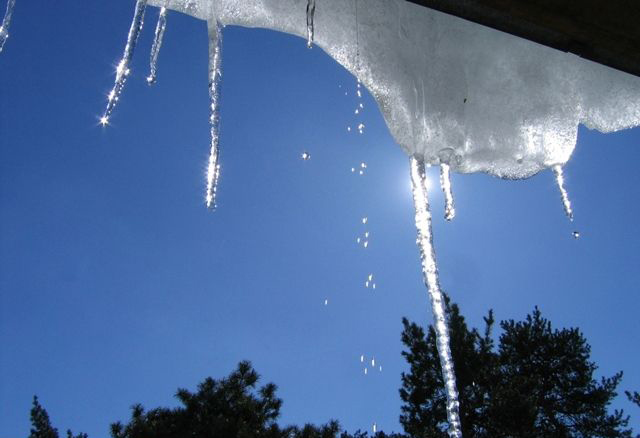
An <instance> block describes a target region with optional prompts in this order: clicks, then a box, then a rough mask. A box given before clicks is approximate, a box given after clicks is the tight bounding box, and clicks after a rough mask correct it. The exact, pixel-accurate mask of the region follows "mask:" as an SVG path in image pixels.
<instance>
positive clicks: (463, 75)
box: [0, 0, 640, 438]
mask: <svg viewBox="0 0 640 438" xmlns="http://www.w3.org/2000/svg"><path fill="white" fill-rule="evenodd" d="M147 3H149V4H150V5H153V6H157V7H161V8H163V9H162V12H161V14H160V19H159V21H158V26H157V28H156V38H155V41H154V48H153V49H152V55H151V74H150V78H152V79H153V78H155V71H156V70H155V62H156V61H157V54H158V50H159V48H160V45H161V42H162V34H163V31H164V25H165V20H166V17H165V15H164V13H166V9H165V8H168V9H173V10H176V11H179V12H183V13H186V14H189V15H192V16H194V17H196V18H198V19H202V20H206V21H207V23H208V29H209V94H210V125H211V128H210V129H211V144H210V156H209V157H210V158H209V166H208V172H207V194H206V202H207V205H208V206H209V207H214V206H215V195H216V186H217V181H218V178H219V172H220V164H219V162H218V156H219V152H218V103H219V95H218V92H219V91H218V88H219V87H218V84H219V80H220V75H221V69H220V65H221V52H220V39H221V26H225V25H239V26H245V27H261V28H267V29H273V30H277V31H282V32H286V33H289V34H293V35H297V36H300V37H302V38H304V39H306V41H307V44H308V46H309V47H311V45H312V44H315V45H317V46H318V47H320V48H321V49H323V50H324V51H325V52H326V53H327V54H329V55H330V56H331V57H332V58H333V59H335V60H336V61H337V62H338V63H340V64H341V65H342V66H344V67H345V68H346V69H347V70H348V71H350V72H351V73H353V74H354V75H355V76H356V77H357V78H358V90H357V94H358V97H360V96H361V92H360V83H362V84H364V85H365V86H366V87H367V88H368V89H369V91H370V92H371V94H372V95H373V97H374V98H375V100H376V101H377V103H378V106H379V108H380V111H381V112H382V114H383V116H384V118H385V121H386V123H387V126H388V128H389V130H390V132H391V133H392V135H393V136H394V138H395V140H396V141H397V143H398V144H399V145H400V146H401V147H402V148H403V149H404V150H405V152H406V153H407V154H408V155H409V156H410V157H411V158H410V163H411V181H412V185H413V196H414V204H415V210H416V227H417V229H418V246H419V248H420V252H421V260H422V269H423V274H424V279H425V283H426V284H427V286H428V289H429V295H430V300H431V304H432V310H433V314H434V319H435V326H436V332H437V334H438V352H439V355H440V361H441V364H442V370H443V380H444V382H445V390H446V394H447V405H446V408H447V416H448V420H449V424H450V435H451V436H452V437H455V438H459V437H461V431H460V421H459V415H458V399H457V391H456V383H455V375H454V369H453V362H452V359H451V352H450V349H449V338H448V336H449V335H448V330H447V324H446V318H445V313H444V305H443V301H442V300H443V298H442V293H441V291H440V287H439V284H438V270H437V265H436V260H435V252H434V248H433V242H432V235H431V234H432V233H431V213H430V212H429V203H428V198H427V186H426V181H425V178H424V167H425V166H426V165H440V166H441V183H442V188H443V191H444V194H445V202H446V206H445V217H446V218H447V219H452V218H453V216H454V214H455V210H454V206H453V196H452V193H451V184H450V172H460V173H470V172H486V173H489V174H491V175H495V176H499V177H502V178H507V179H520V178H527V177H529V176H531V175H533V174H535V173H537V172H539V171H541V170H543V169H548V168H552V169H553V171H554V173H555V176H556V181H557V184H558V186H559V189H560V193H561V197H562V201H563V204H564V207H565V212H566V214H567V216H569V217H570V218H571V217H572V210H571V204H570V202H569V197H568V194H567V192H566V190H565V188H564V178H563V174H562V166H563V165H564V164H565V163H566V162H567V161H568V159H569V158H570V156H571V153H572V152H573V149H574V147H575V143H576V138H577V129H578V125H579V124H580V123H582V124H584V125H585V126H587V127H589V128H595V129H598V130H600V131H602V132H610V131H615V130H619V129H623V128H629V127H633V126H637V125H639V124H640V78H637V77H634V76H631V75H628V74H626V73H622V72H618V71H615V70H611V69H609V68H607V67H604V66H600V65H598V64H595V63H592V62H590V61H586V60H583V59H580V58H579V57H576V56H574V55H571V54H566V53H562V52H559V51H556V50H553V49H550V48H547V47H544V46H541V45H538V44H535V43H532V42H529V41H526V40H522V39H519V38H515V37H512V36H510V35H507V34H504V33H502V32H499V31H495V30H492V29H489V28H486V27H483V26H479V25H476V24H473V23H470V22H467V21H465V20H462V19H459V18H456V17H452V16H449V15H446V14H443V13H440V12H437V11H433V10H430V9H427V8H424V7H421V6H417V5H415V4H412V3H409V2H407V1H405V0H367V1H366V8H362V7H360V8H359V7H358V3H359V0H322V1H318V4H319V5H320V7H318V9H317V10H316V0H307V2H306V8H305V4H304V3H303V2H302V1H301V0H148V1H147V0H137V2H136V9H135V13H134V19H133V22H132V24H131V29H130V31H129V37H128V40H127V45H126V48H125V52H124V56H123V58H122V61H121V62H120V63H119V64H118V68H117V72H116V73H117V74H116V81H115V85H114V88H113V90H112V91H111V93H110V94H109V98H108V105H107V110H106V111H105V114H104V116H103V117H102V119H101V122H102V123H103V124H107V123H108V122H109V117H110V116H111V112H112V111H113V108H114V107H115V104H116V102H117V101H118V99H119V96H120V93H121V92H122V88H123V86H124V83H125V81H126V79H127V76H128V74H129V61H130V59H131V56H132V55H133V50H134V48H135V43H136V41H137V38H138V34H139V32H140V29H141V27H142V20H143V16H144V9H145V7H146V4H147ZM12 4H13V1H12V0H9V7H8V11H10V7H11V6H12ZM8 16H9V17H10V13H8ZM5 20H6V18H5ZM3 26H4V22H3ZM2 31H3V32H5V33H6V30H5V29H4V27H3V29H2ZM5 33H2V34H1V35H0V36H1V37H2V38H3V40H0V44H1V43H2V42H3V41H4V39H6V35H5ZM0 47H1V46H0ZM149 82H153V81H152V80H151V81H149ZM361 108H362V106H359V107H358V108H357V109H356V110H355V112H356V114H358V113H359V112H360V109H361ZM363 129H364V125H363V124H360V125H358V131H359V132H360V133H362V130H363ZM347 130H348V131H350V130H351V129H350V127H348V128H347ZM365 169H366V164H365V163H362V164H361V166H360V168H359V169H358V170H359V172H358V173H359V174H360V175H363V174H364V170H365ZM355 170H356V168H355V167H352V168H351V172H352V173H355ZM573 235H574V237H575V238H578V237H579V233H578V232H577V231H575V232H574V233H573ZM365 246H366V244H365ZM371 277H372V276H369V278H368V280H367V282H366V286H367V287H368V286H369V283H370V282H372V278H371ZM372 287H373V288H375V284H373V285H372ZM363 359H364V358H363V357H361V361H363ZM364 372H365V374H366V373H367V369H366V368H365V369H364Z"/></svg>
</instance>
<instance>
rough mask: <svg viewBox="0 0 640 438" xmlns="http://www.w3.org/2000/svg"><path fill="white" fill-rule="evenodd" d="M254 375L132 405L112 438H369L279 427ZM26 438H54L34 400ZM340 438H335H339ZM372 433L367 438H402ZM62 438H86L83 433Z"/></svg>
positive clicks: (244, 365)
mask: <svg viewBox="0 0 640 438" xmlns="http://www.w3.org/2000/svg"><path fill="white" fill-rule="evenodd" d="M258 379H259V376H258V373H256V371H255V370H254V369H253V368H252V366H251V364H250V363H249V362H246V361H245V362H240V363H239V364H238V367H237V369H236V370H235V371H233V372H232V373H231V374H230V375H229V376H228V377H225V378H223V379H220V380H215V379H212V378H210V377H209V378H207V379H205V380H204V381H203V382H202V383H200V385H198V390H197V391H196V392H195V393H192V392H190V391H188V390H186V389H179V390H178V392H177V394H176V397H177V398H178V400H179V401H180V403H181V404H182V406H179V407H177V408H156V409H152V410H150V411H146V412H145V409H144V408H143V407H142V406H141V405H139V404H136V405H134V406H132V408H131V419H130V420H129V422H128V423H127V424H125V425H123V424H122V423H119V422H117V423H113V424H112V425H111V436H112V437H113V438H193V437H198V438H337V437H338V436H339V437H340V438H369V434H368V433H367V432H360V431H357V432H356V433H355V434H354V435H350V434H349V433H347V432H342V433H341V434H340V425H339V424H338V422H337V421H330V422H328V423H327V424H324V425H322V426H314V425H312V424H306V425H305V426H303V427H302V428H300V427H297V426H287V427H284V428H282V427H280V426H279V425H278V424H277V423H276V419H277V418H278V416H279V415H280V407H281V405H282V400H280V399H279V398H277V397H276V385H274V384H273V383H268V384H266V385H264V386H263V387H261V388H259V389H257V388H256V385H257V383H258ZM31 424H32V426H33V428H32V429H31V435H29V438H58V431H57V430H56V429H54V428H53V427H52V426H51V423H50V421H49V415H48V414H47V411H46V410H44V408H43V407H42V406H40V404H39V403H38V399H37V397H34V398H33V408H32V409H31ZM338 434H340V435H338ZM402 437H403V436H402V435H398V434H392V435H387V434H385V433H384V432H377V433H376V434H374V435H373V436H371V438H402ZM67 438H87V435H86V434H79V435H77V436H74V435H73V434H72V433H71V431H67Z"/></svg>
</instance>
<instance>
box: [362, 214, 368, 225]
mask: <svg viewBox="0 0 640 438" xmlns="http://www.w3.org/2000/svg"><path fill="white" fill-rule="evenodd" d="M367 222H369V218H367V217H366V216H365V217H363V218H362V223H363V224H366V223H367Z"/></svg>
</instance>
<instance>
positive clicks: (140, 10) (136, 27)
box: [100, 0, 147, 126]
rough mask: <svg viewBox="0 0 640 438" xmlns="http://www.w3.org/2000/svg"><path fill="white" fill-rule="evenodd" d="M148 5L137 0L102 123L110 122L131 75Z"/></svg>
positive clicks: (101, 119) (145, 1) (144, 0)
mask: <svg viewBox="0 0 640 438" xmlns="http://www.w3.org/2000/svg"><path fill="white" fill-rule="evenodd" d="M146 7H147V0H137V1H136V7H135V10H134V13H133V20H131V27H130V28H129V35H128V36H127V45H126V46H124V54H123V55H122V59H121V60H120V62H119V63H118V67H116V81H115V83H114V85H113V88H112V89H111V91H110V92H109V95H108V98H107V108H106V109H105V111H104V114H103V115H102V117H101V118H100V124H102V125H103V126H104V125H107V124H109V118H110V117H111V113H113V110H114V109H115V107H116V103H118V100H119V99H120V94H121V93H122V90H123V89H124V84H125V82H127V78H128V77H129V73H131V71H130V70H129V63H130V62H131V58H132V57H133V52H134V51H135V49H136V44H137V42H138V36H139V35H140V31H141V30H142V25H143V24H144V11H145V9H146Z"/></svg>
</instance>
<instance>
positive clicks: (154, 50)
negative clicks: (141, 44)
mask: <svg viewBox="0 0 640 438" xmlns="http://www.w3.org/2000/svg"><path fill="white" fill-rule="evenodd" d="M166 27H167V8H165V7H164V6H163V7H161V8H160V15H158V23H157V24H156V32H155V34H154V36H153V45H152V46H151V56H150V60H149V76H147V84H149V85H153V84H155V83H156V79H157V74H158V68H157V65H158V55H159V54H160V49H161V48H162V38H163V37H164V30H165V29H166Z"/></svg>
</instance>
